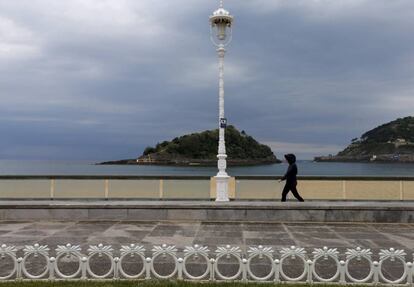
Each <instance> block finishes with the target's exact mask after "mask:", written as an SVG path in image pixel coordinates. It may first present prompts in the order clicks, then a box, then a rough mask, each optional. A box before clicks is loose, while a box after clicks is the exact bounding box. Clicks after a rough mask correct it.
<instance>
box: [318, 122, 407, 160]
mask: <svg viewBox="0 0 414 287" xmlns="http://www.w3.org/2000/svg"><path fill="white" fill-rule="evenodd" d="M315 161H335V162H414V117H405V118H399V119H396V120H394V121H392V122H389V123H386V124H383V125H381V126H378V127H376V128H374V129H372V130H370V131H368V132H366V133H364V134H363V135H362V136H361V137H360V138H354V139H353V140H352V143H351V144H350V145H349V146H347V147H346V148H345V149H344V150H343V151H341V152H339V153H338V154H337V155H329V156H321V157H316V158H315Z"/></svg>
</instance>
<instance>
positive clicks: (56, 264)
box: [0, 244, 413, 286]
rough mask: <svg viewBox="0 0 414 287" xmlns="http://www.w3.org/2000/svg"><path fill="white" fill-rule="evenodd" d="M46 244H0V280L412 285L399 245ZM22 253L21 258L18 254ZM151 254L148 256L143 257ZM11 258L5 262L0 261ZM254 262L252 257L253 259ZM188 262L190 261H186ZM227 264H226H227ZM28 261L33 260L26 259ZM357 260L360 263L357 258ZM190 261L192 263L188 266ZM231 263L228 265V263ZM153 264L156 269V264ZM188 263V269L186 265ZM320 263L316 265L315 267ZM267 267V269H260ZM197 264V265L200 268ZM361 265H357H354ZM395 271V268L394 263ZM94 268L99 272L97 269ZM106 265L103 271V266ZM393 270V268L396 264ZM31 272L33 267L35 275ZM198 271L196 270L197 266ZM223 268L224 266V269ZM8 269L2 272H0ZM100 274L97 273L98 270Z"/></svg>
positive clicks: (408, 267) (410, 272) (410, 273)
mask: <svg viewBox="0 0 414 287" xmlns="http://www.w3.org/2000/svg"><path fill="white" fill-rule="evenodd" d="M50 251H51V250H50V248H49V247H48V246H47V245H39V244H34V245H28V246H25V247H24V248H23V249H22V250H20V249H17V248H16V247H14V246H8V245H5V244H3V245H1V247H0V258H1V259H2V260H1V261H3V262H1V261H0V266H1V268H0V270H1V273H2V274H1V275H0V281H5V280H24V279H28V280H35V279H48V280H59V279H65V280H68V279H73V280H86V279H178V280H183V279H184V280H204V281H215V280H217V281H231V280H240V281H268V282H270V281H272V282H306V283H313V282H336V283H340V284H349V283H365V284H366V283H374V284H376V283H382V284H408V285H411V286H412V285H413V263H411V262H407V261H406V259H405V257H406V255H407V254H406V252H405V251H404V250H400V249H394V248H390V249H383V250H380V252H379V253H378V260H373V252H372V251H371V250H370V249H363V248H360V247H357V248H355V249H347V251H346V252H345V253H344V254H342V255H340V253H339V252H338V250H337V249H336V248H327V247H323V248H314V249H313V252H312V254H308V253H307V252H306V250H305V249H304V248H299V247H295V246H291V247H290V248H282V249H281V250H279V255H278V256H276V255H275V253H276V250H274V249H273V248H272V247H264V246H255V247H248V248H247V252H246V253H243V251H242V249H241V248H240V247H238V246H230V245H227V246H222V247H217V249H216V250H215V256H213V257H211V256H210V250H209V249H208V247H207V246H200V245H194V246H189V247H186V248H185V249H184V250H182V251H181V252H179V250H178V249H177V248H176V247H175V246H172V245H165V244H164V245H161V246H159V245H157V246H153V248H152V249H151V250H149V251H148V253H146V252H147V250H146V249H145V248H144V246H141V245H137V244H131V245H125V246H122V247H121V248H120V249H119V250H117V251H115V250H114V249H113V248H112V246H111V245H103V244H99V245H90V246H89V248H88V249H87V253H86V254H84V253H82V249H81V247H80V246H79V245H71V244H67V245H59V246H57V248H56V249H55V252H56V256H55V257H50V256H49V252H50ZM18 253H22V257H19V256H17V254H18ZM146 254H151V256H146ZM39 257H40V259H43V261H44V264H43V265H42V264H41V263H39V262H37V263H36V264H35V267H33V266H32V265H30V268H29V267H28V265H29V263H28V262H29V261H30V259H31V261H33V260H38V261H39ZM167 257H168V258H169V259H170V264H171V265H172V266H173V268H170V269H171V271H170V272H169V274H161V272H159V270H157V269H159V266H160V264H162V263H160V262H158V263H157V261H160V260H159V259H165V258H167ZM96 258H98V259H105V260H106V263H102V262H101V263H99V264H97V263H96V262H95V263H91V262H92V261H94V259H96ZM128 258H136V259H138V262H135V263H134V264H135V265H136V266H140V267H141V266H142V268H140V270H138V271H137V272H135V273H130V272H127V271H126V269H125V266H124V263H125V261H126V260H127V259H128ZM7 259H8V260H9V261H10V262H9V263H8V264H6V263H5V262H4V260H7ZM229 259H232V260H233V262H232V263H231V264H232V265H233V266H236V268H235V270H233V274H230V275H229V274H224V273H226V272H223V271H226V269H225V268H224V270H223V266H224V267H225V265H229V263H228V262H227V260H229ZM255 260H256V261H255ZM257 260H260V262H261V263H260V264H262V267H261V268H259V269H257V268H256V270H262V271H263V270H267V271H266V272H267V273H266V274H263V273H262V274H257V273H255V272H256V271H254V270H253V267H254V266H255V264H256V265H257V264H258V263H257ZM289 260H299V262H300V263H299V264H297V263H296V264H295V266H293V267H298V268H299V269H303V272H302V271H300V272H299V273H301V274H299V275H297V276H296V277H294V276H292V275H291V274H288V273H289V272H286V271H289V270H286V269H287V268H286V267H288V268H289V269H292V268H293V267H292V265H289V264H288V263H287V261H289ZM326 260H330V262H331V263H329V264H325V265H323V264H322V265H320V263H321V262H323V261H326ZM68 261H70V262H72V263H73V262H76V263H77V266H76V268H75V271H74V272H73V273H71V274H68V273H67V272H64V271H63V270H62V267H61V264H63V263H64V262H68ZM190 261H192V262H193V263H189V262H190ZM196 261H197V262H198V263H197V264H198V265H202V266H204V267H203V268H204V270H202V272H199V273H200V274H194V273H193V271H194V270H195V269H194V268H191V266H193V265H194V264H195V263H194V262H196ZM358 261H365V263H364V264H365V268H366V269H367V275H365V276H364V277H361V278H356V277H358V276H355V269H356V268H355V266H354V263H358ZM226 262H227V263H226ZM390 262H391V263H399V265H400V268H399V269H400V270H399V272H397V273H400V274H401V275H400V276H399V278H398V277H397V278H395V275H393V277H392V278H390V275H389V274H391V273H394V274H395V270H394V271H392V270H387V269H386V268H387V267H386V266H387V264H386V263H390ZM31 263H33V262H31ZM359 263H361V262H359ZM192 264H193V265H192ZM231 264H230V265H231ZM157 265H158V267H157ZM189 266H190V267H189ZM317 266H319V268H317ZM320 266H322V267H324V266H325V268H326V267H327V266H328V267H330V268H329V269H331V270H333V272H332V273H333V275H330V276H326V272H325V273H324V270H322V272H321V270H319V271H318V269H320ZM265 267H266V268H265ZM203 268H202V269H203ZM359 268H360V267H359ZM393 268H394V269H395V266H394V267H393ZM93 269H99V270H100V271H102V269H103V270H104V272H103V273H99V272H96V270H93ZM105 269H107V270H105ZM397 269H398V268H397ZM34 270H37V272H36V274H35V272H34ZM198 271H200V270H199V269H198ZM227 271H228V270H227ZM4 272H7V274H3V273H4ZM98 273H99V274H98ZM353 273H354V274H353Z"/></svg>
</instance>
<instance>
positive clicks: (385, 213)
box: [0, 200, 414, 223]
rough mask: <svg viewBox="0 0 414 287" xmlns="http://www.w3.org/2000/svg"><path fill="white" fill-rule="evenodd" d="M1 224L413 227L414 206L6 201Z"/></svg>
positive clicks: (1, 206)
mask: <svg viewBox="0 0 414 287" xmlns="http://www.w3.org/2000/svg"><path fill="white" fill-rule="evenodd" d="M0 220H3V221H6V220H126V221H129V220H130V221H177V220H178V221H213V222H214V221H242V222H243V221H245V222H249V221H255V222H395V223H414V202H406V201H405V202H384V201H381V202H378V201H366V202H361V201H359V202H350V201H335V202H329V201H323V202H319V201H313V202H305V203H300V202H286V203H281V202H269V201H266V202H264V201H233V202H227V203H223V202H220V203H216V202H210V201H131V200H129V201H122V200H111V201H102V200H93V201H92V200H58V201H50V200H34V201H32V200H31V201H28V200H21V201H18V200H13V201H12V200H10V201H1V202H0Z"/></svg>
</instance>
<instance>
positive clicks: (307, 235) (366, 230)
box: [0, 218, 414, 279]
mask: <svg viewBox="0 0 414 287" xmlns="http://www.w3.org/2000/svg"><path fill="white" fill-rule="evenodd" d="M189 219H191V218H189ZM223 220H224V219H223ZM35 243H39V244H41V245H49V247H50V251H49V254H50V256H55V248H56V247H57V245H65V244H67V243H72V244H76V245H80V246H81V247H82V253H84V254H86V253H87V249H88V247H89V245H97V244H99V243H103V244H104V245H112V247H113V248H114V249H115V253H119V249H120V247H121V245H129V244H131V243H135V244H139V245H143V246H144V247H145V249H146V250H147V251H146V256H151V253H152V252H151V249H152V247H153V246H154V245H161V244H168V245H175V246H176V247H177V248H178V249H179V252H180V253H181V252H182V250H183V249H184V247H186V246H191V245H194V244H200V245H206V246H208V247H209V250H210V256H211V257H214V256H215V255H214V251H215V250H216V247H217V246H222V245H227V244H230V245H232V246H239V247H241V249H242V252H243V253H244V254H246V252H247V249H248V247H249V246H257V245H264V246H272V247H274V249H275V257H279V256H280V254H279V251H280V249H281V248H283V247H290V246H292V245H295V246H298V247H303V248H305V250H306V251H307V257H308V258H311V257H312V251H313V248H322V247H323V246H328V247H330V248H338V251H339V252H340V254H341V257H343V254H345V252H346V250H347V248H355V247H358V246H360V247H363V248H370V249H371V250H372V251H373V260H378V258H377V257H378V252H379V251H380V249H389V248H390V247H394V248H397V249H404V250H406V253H407V256H406V260H407V261H411V260H413V258H412V252H413V250H414V224H397V223H392V224H385V223H357V224H355V223H294V222H289V223H259V222H244V223H242V222H233V223H232V222H227V223H226V222H222V223H219V222H215V223H212V222H203V221H201V222H191V221H188V222H185V221H179V222H178V221H176V222H174V221H170V222H165V221H162V222H161V221H159V222H158V221H153V222H150V221H145V222H144V221H62V222H60V221H19V222H16V221H15V222H13V221H0V244H7V245H14V246H16V247H17V248H18V249H19V250H20V251H19V253H18V256H22V255H23V254H22V251H21V250H22V248H24V246H25V245H33V244H35ZM117 256H119V255H117ZM341 259H343V258H341ZM75 261H76V260H75ZM411 262H412V261H411ZM233 263H234V262H233ZM390 263H391V264H395V263H393V262H390ZM9 264H10V263H9ZM99 264H100V265H99V266H101V267H102V266H106V265H107V264H104V265H102V263H99ZM165 264H166V265H165V266H164V265H162V266H164V267H162V269H161V270H163V269H165V270H167V269H169V270H171V263H168V262H166V263H165ZM168 264H170V265H168ZM326 264H328V265H325V268H324V269H323V270H324V271H323V273H325V272H328V273H330V274H331V275H329V274H325V275H327V276H332V274H333V273H332V272H335V267H333V266H334V265H330V264H332V262H329V261H328V262H327V263H326ZM354 264H355V266H354V267H353V268H354V270H355V274H356V275H355V276H357V277H358V276H359V277H361V278H363V277H364V276H366V274H367V272H368V269H367V264H366V262H358V261H355V262H354V263H353V265H354ZM361 264H362V265H361ZM364 264H365V265H364ZM11 266H12V265H7V262H0V269H1V270H4V272H7V271H8V270H10V268H11ZM42 266H44V265H42V264H40V263H39V264H37V263H35V264H33V265H30V267H29V268H30V270H31V272H34V273H39V272H41V270H43V269H42ZM168 266H169V267H168ZM234 266H238V265H232V263H231V262H230V263H229V265H228V268H230V269H231V268H234ZM288 266H289V270H288V271H289V272H291V273H292V274H294V273H296V274H300V273H301V272H302V271H301V269H303V267H300V265H297V263H295V262H292V263H291V264H288ZM106 267H107V266H106ZM130 267H131V268H134V265H133V264H132V263H131V265H130ZM73 268H75V269H73ZM76 268H77V267H73V266H72V267H71V266H70V265H69V266H65V267H63V270H68V272H69V273H70V270H72V272H73V270H76ZM194 268H197V266H196V267H194ZM257 268H258V269H257V270H258V272H259V274H260V273H261V272H264V273H266V272H268V271H266V269H265V268H264V267H263V266H262V265H261V264H260V263H258V265H257ZM401 268H402V267H401V266H399V265H398V264H397V265H395V266H394V265H392V266H388V268H387V270H386V273H385V274H386V275H387V276H388V277H389V278H394V279H395V278H399V277H400V276H401V274H402V273H401V272H402V271H401V270H402V269H401ZM98 270H99V268H98ZM195 270H196V269H195ZM224 270H226V268H225V269H224ZM167 271H168V270H167ZM167 274H168V272H167ZM364 274H365V275H364Z"/></svg>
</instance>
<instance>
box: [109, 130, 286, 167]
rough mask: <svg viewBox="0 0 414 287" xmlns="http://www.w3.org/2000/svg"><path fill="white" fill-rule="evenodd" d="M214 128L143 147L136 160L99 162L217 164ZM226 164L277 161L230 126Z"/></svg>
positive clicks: (266, 150)
mask: <svg viewBox="0 0 414 287" xmlns="http://www.w3.org/2000/svg"><path fill="white" fill-rule="evenodd" d="M218 137H219V135H218V129H215V130H208V131H204V132H200V133H192V134H188V135H184V136H181V137H176V138H174V139H173V140H172V141H164V142H161V143H158V144H157V145H156V146H155V147H147V148H146V149H145V150H144V152H143V154H142V155H141V156H140V157H138V158H137V159H126V160H118V161H109V162H103V163H101V164H141V165H180V166H186V165H200V166H214V165H216V164H217V149H218ZM225 138H226V151H227V164H228V165H229V166H243V165H262V164H273V163H280V162H281V161H280V160H278V159H277V158H276V156H275V155H274V154H273V152H272V150H271V149H270V147H268V146H267V145H264V144H260V143H259V142H258V141H256V140H255V139H254V138H253V137H251V136H249V135H247V134H246V133H245V132H244V131H241V132H239V131H238V130H237V129H236V128H235V127H234V126H231V125H230V126H228V127H227V128H226V134H225Z"/></svg>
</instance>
